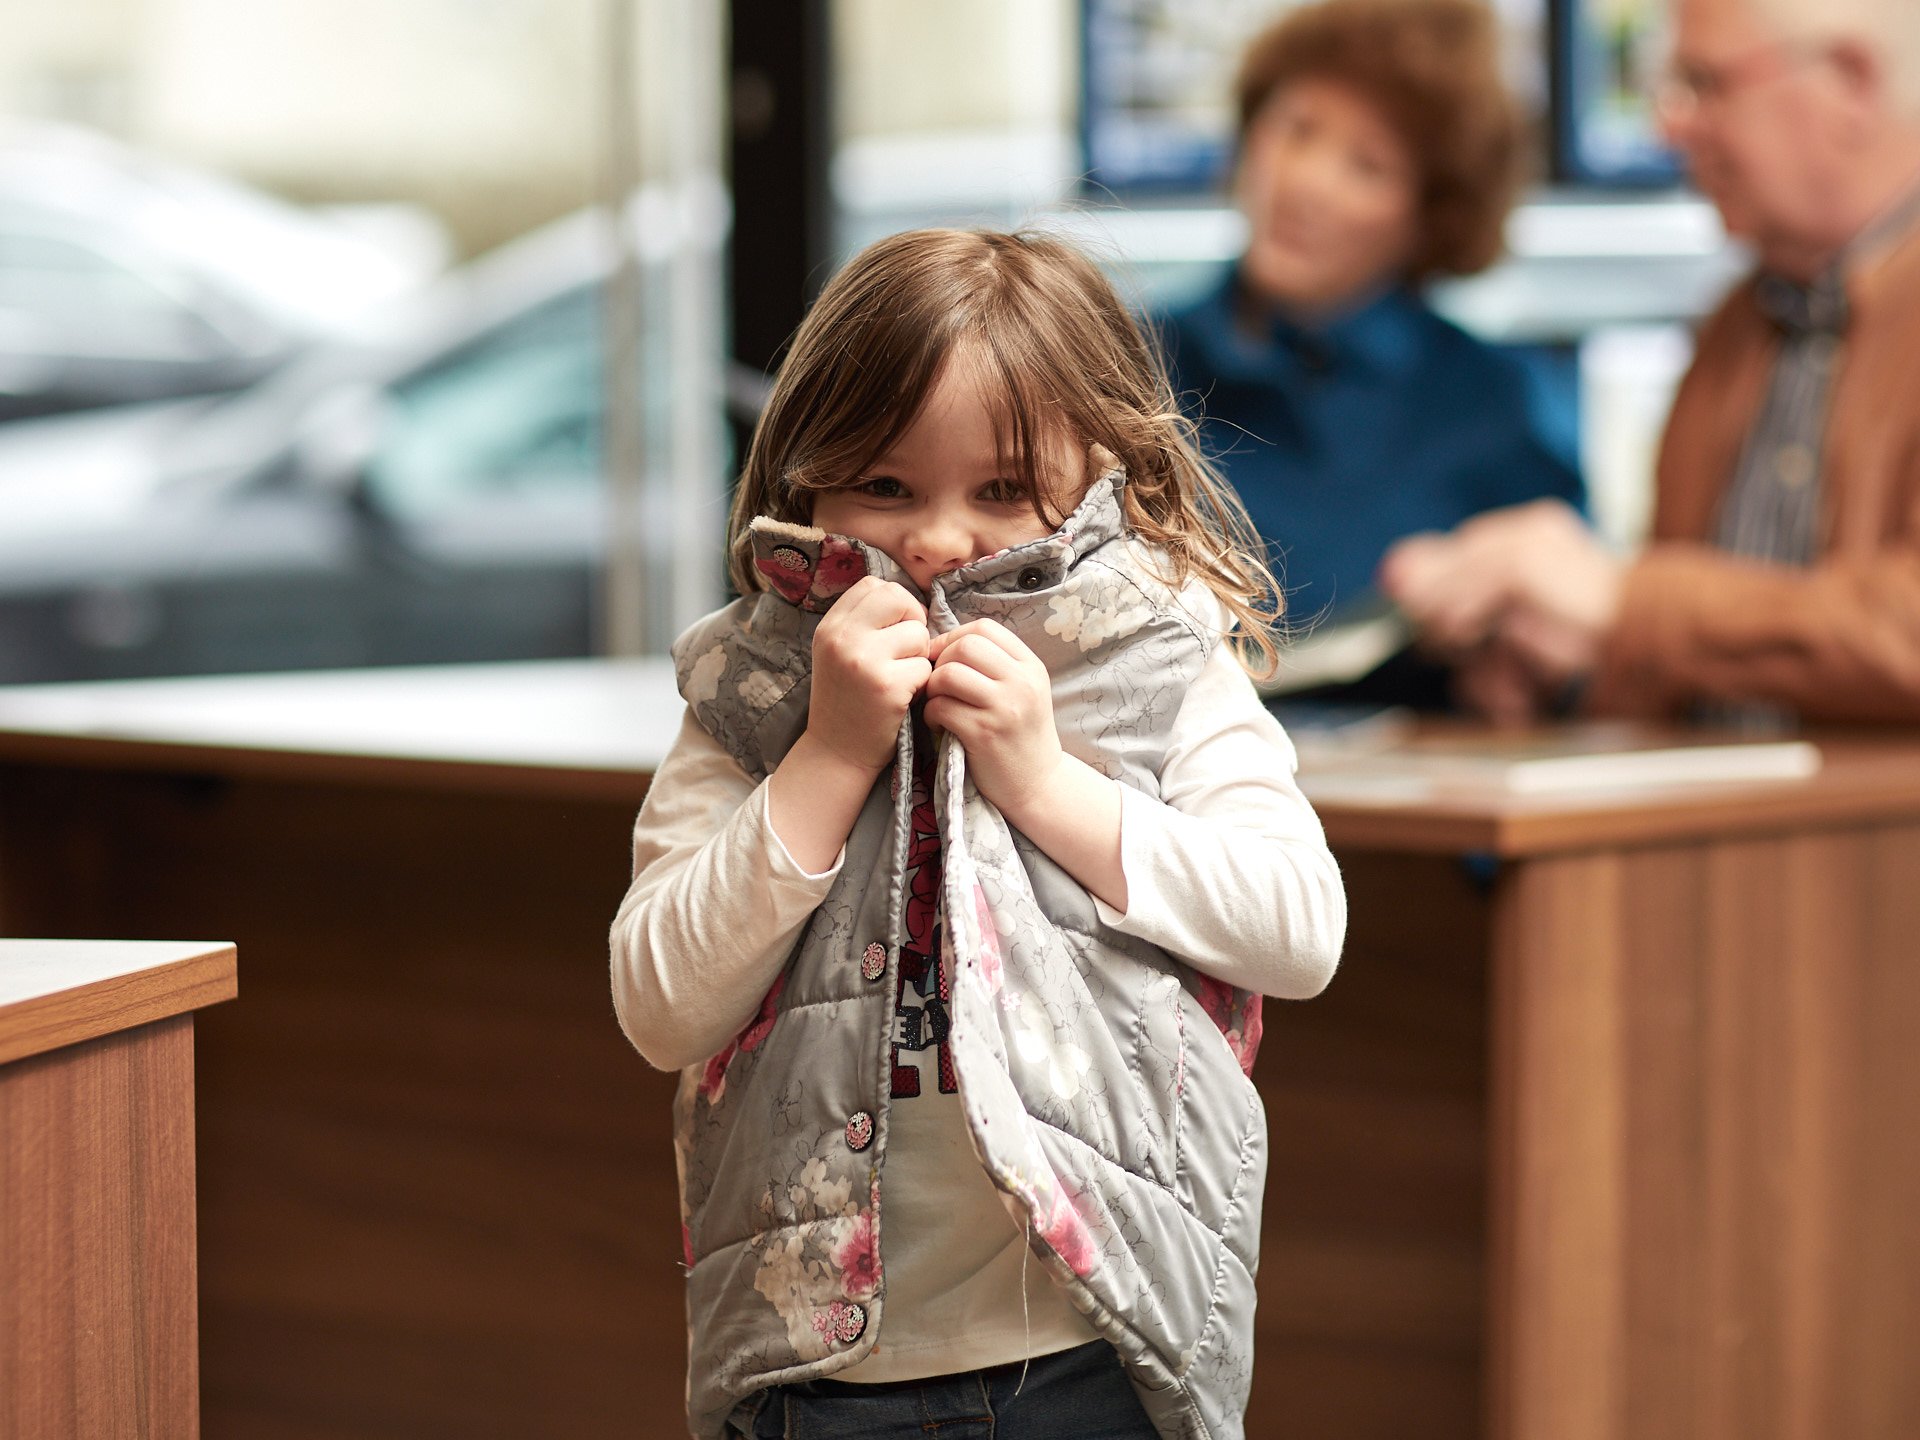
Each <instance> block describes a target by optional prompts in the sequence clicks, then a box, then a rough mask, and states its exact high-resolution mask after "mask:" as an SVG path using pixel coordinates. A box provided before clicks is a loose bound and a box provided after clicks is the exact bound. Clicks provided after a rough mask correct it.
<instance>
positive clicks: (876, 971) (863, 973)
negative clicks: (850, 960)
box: [860, 940, 887, 980]
mask: <svg viewBox="0 0 1920 1440" xmlns="http://www.w3.org/2000/svg"><path fill="white" fill-rule="evenodd" d="M886 973H887V947H886V946H884V945H882V944H881V943H880V942H879V941H878V940H876V941H874V942H873V943H872V944H871V945H869V946H867V948H866V951H865V952H864V953H863V954H862V955H861V956H860V978H861V979H862V980H878V979H879V978H880V977H881V976H882V975H884V974H886Z"/></svg>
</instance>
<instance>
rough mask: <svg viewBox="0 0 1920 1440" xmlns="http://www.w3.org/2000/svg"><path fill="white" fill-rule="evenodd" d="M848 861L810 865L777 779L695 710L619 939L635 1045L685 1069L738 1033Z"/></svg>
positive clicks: (637, 869) (617, 971)
mask: <svg viewBox="0 0 1920 1440" xmlns="http://www.w3.org/2000/svg"><path fill="white" fill-rule="evenodd" d="M844 858H845V856H844V852H843V853H842V855H841V856H840V857H837V858H836V859H835V860H834V863H833V865H832V866H831V867H830V868H829V869H827V870H826V871H824V872H822V873H821V874H818V875H812V874H809V873H807V872H806V871H805V870H803V869H802V868H801V867H800V866H799V864H797V863H796V862H795V861H794V859H793V857H792V856H791V855H789V854H788V853H787V848H786V846H785V845H783V844H782V843H781V841H780V837H779V836H778V835H777V834H775V833H774V829H773V825H772V821H771V819H770V817H769V814H768V808H767V787H766V785H765V784H764V783H762V784H759V785H756V784H754V782H753V780H752V779H751V778H750V777H749V776H748V775H747V773H746V771H744V770H742V769H741V768H740V766H739V764H738V763H737V762H736V761H735V760H734V759H733V757H732V756H731V755H729V754H728V753H727V752H726V750H725V749H724V748H722V746H721V745H720V743H719V742H718V741H717V740H715V739H714V738H713V737H712V736H710V735H708V734H707V733H706V731H704V730H702V729H701V728H700V726H699V724H698V723H697V722H696V721H695V720H694V719H693V716H692V715H691V714H688V715H687V716H686V717H685V718H684V719H683V720H682V721H681V724H680V733H679V735H678V736H677V737H676V738H675V739H674V742H673V748H672V749H671V750H670V751H669V752H668V753H667V758H666V759H665V760H664V761H662V762H661V765H660V769H659V770H658V771H657V772H656V773H655V775H654V777H653V784H652V785H651V786H649V787H648V790H647V798H646V802H645V804H643V805H642V806H641V807H640V816H639V819H638V820H637V821H636V822H635V824H634V829H633V883H632V884H631V885H630V886H629V887H628V889H627V894H626V898H625V899H624V900H623V901H622V902H621V904H620V909H619V911H618V913H616V914H615V916H614V919H613V928H612V931H611V933H610V935H609V937H608V938H609V949H610V951H611V955H612V969H613V1006H614V1011H615V1013H616V1014H617V1015H618V1016H619V1017H620V1028H621V1029H622V1030H624V1031H625V1032H626V1035H627V1038H628V1039H629V1040H631V1041H632V1042H633V1045H634V1048H635V1049H637V1050H638V1051H639V1052H640V1053H641V1055H643V1056H644V1057H646V1059H647V1061H648V1062H649V1063H650V1064H652V1065H655V1066H658V1067H659V1068H660V1069H662V1070H677V1069H680V1068H682V1067H683V1066H687V1065H692V1064H695V1063H697V1062H699V1061H701V1060H704V1059H706V1058H707V1057H708V1056H709V1055H712V1054H715V1053H716V1052H717V1051H719V1050H720V1048H721V1047H722V1046H724V1045H725V1044H726V1043H727V1041H728V1040H730V1039H731V1038H732V1037H733V1036H734V1035H736V1034H738V1033H739V1032H740V1030H741V1029H742V1028H744V1027H745V1025H746V1024H747V1022H748V1021H749V1020H750V1019H752V1018H753V1015H754V1012H755V1011H756V1010H757V1009H758V1008H759V1006H760V1002H761V1000H762V998H763V997H764V996H765V995H766V992H767V990H768V988H769V987H770V986H771V985H772V984H773V981H774V979H775V977H776V976H777V975H778V974H779V973H780V969H781V967H782V966H783V965H784V964H785V963H786V960H787V957H788V955H789V954H790V953H791V951H792V948H793V942H794V940H795V938H796V937H797V936H798V935H799V933H800V930H801V927H802V926H804V925H805V924H806V921H807V917H808V916H810V915H811V914H812V913H813V911H814V908H815V907H816V906H817V905H819V904H820V902H821V901H822V900H824V899H825V898H826V894H827V891H828V889H829V888H830V887H831V886H832V884H833V881H834V877H835V876H836V875H838V874H839V870H840V865H841V861H842V860H843V859H844Z"/></svg>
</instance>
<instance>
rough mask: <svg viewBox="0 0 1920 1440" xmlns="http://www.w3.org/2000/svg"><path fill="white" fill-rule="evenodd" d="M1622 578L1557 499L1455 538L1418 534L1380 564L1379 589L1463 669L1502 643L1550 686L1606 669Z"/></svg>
mask: <svg viewBox="0 0 1920 1440" xmlns="http://www.w3.org/2000/svg"><path fill="white" fill-rule="evenodd" d="M1624 576H1625V566H1624V565H1623V564H1622V563H1621V562H1620V561H1619V560H1617V559H1615V558H1614V557H1613V556H1612V555H1611V554H1609V553H1608V551H1607V550H1606V549H1605V548H1604V547H1603V546H1602V545H1601V544H1600V542H1599V541H1598V540H1597V539H1595V538H1594V535H1593V532H1592V531H1591V530H1589V529H1588V528H1587V526H1586V523H1585V522H1584V521H1582V520H1581V518H1580V517H1579V515H1577V514H1576V513H1575V512H1574V511H1573V510H1572V509H1570V508H1569V507H1568V506H1566V505H1564V504H1562V503H1561V502H1560V501H1557V500H1539V501H1535V502H1534V503H1532V504H1530V505H1517V506H1513V507H1511V508H1509V509H1505V510H1493V511H1489V512H1488V513H1487V514H1485V515H1480V516H1476V517H1475V518H1474V519H1472V520H1469V521H1467V522H1466V523H1465V524H1464V525H1461V526H1460V527H1459V528H1458V529H1457V530H1455V531H1453V533H1452V534H1450V535H1415V536H1411V537H1409V538H1408V539H1406V540H1403V541H1401V542H1400V543H1399V544H1397V545H1395V546H1394V547H1393V548H1392V549H1391V550H1389V551H1388V552H1387V556H1386V559H1385V560H1383V561H1382V562H1381V565H1380V587H1381V589H1382V590H1383V591H1385V592H1386V594H1387V595H1389V596H1390V597H1391V598H1392V599H1393V600H1394V601H1395V602H1396V603H1397V604H1398V605H1399V606H1400V608H1401V609H1402V610H1404V611H1405V612H1406V614H1407V617H1408V618H1409V619H1410V620H1412V621H1413V623H1414V625H1415V626H1416V627H1417V628H1418V629H1419V630H1420V632H1421V637H1422V639H1423V640H1424V641H1426V643H1427V644H1429V645H1430V646H1432V647H1434V648H1435V649H1437V650H1439V651H1440V652H1441V653H1443V654H1445V655H1448V656H1450V657H1451V658H1453V659H1454V660H1455V661H1456V662H1464V661H1467V660H1468V659H1469V657H1470V656H1471V655H1472V654H1473V653H1474V652H1476V651H1479V650H1482V649H1483V648H1485V647H1488V646H1492V645H1497V646H1498V647H1500V648H1501V649H1502V650H1504V651H1506V652H1508V653H1509V654H1510V655H1511V656H1514V657H1518V659H1519V660H1521V661H1522V662H1524V664H1525V665H1526V667H1527V668H1528V669H1529V670H1530V671H1531V672H1532V673H1533V674H1534V676H1535V677H1536V678H1537V679H1538V680H1539V681H1541V682H1543V683H1546V684H1550V685H1561V684H1564V683H1566V682H1567V681H1569V680H1572V679H1574V678H1576V677H1578V676H1581V675H1584V674H1586V673H1588V672H1589V671H1591V670H1592V669H1593V667H1594V665H1595V664H1596V663H1597V662H1598V659H1599V655H1600V646H1601V644H1602V642H1603V641H1604V640H1605V638H1606V635H1607V632H1608V631H1609V630H1611V629H1612V628H1613V623H1614V620H1615V618H1616V617H1617V616H1618V614H1619V610H1620V590H1621V585H1622V583H1623V580H1624ZM1500 663H1505V662H1504V661H1503V662H1500ZM1496 683H1501V684H1504V682H1496ZM1469 688H1471V687H1469Z"/></svg>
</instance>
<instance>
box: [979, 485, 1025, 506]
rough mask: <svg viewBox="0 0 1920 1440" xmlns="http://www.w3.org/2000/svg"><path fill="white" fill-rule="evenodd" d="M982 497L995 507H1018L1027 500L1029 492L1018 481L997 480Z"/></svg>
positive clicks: (983, 492) (985, 490) (982, 493)
mask: <svg viewBox="0 0 1920 1440" xmlns="http://www.w3.org/2000/svg"><path fill="white" fill-rule="evenodd" d="M980 495H981V498H982V499H984V500H988V501H990V502H992V503H993V504H995V505H1018V504H1020V503H1021V502H1023V501H1024V500H1025V499H1026V498H1027V492H1026V490H1025V488H1024V487H1023V486H1022V485H1021V484H1020V482H1019V481H1018V480H996V481H994V482H993V483H992V484H991V485H989V486H987V488H986V489H984V490H982V491H981V492H980Z"/></svg>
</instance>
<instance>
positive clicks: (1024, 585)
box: [1020, 565, 1047, 590]
mask: <svg viewBox="0 0 1920 1440" xmlns="http://www.w3.org/2000/svg"><path fill="white" fill-rule="evenodd" d="M1046 583H1047V577H1046V575H1045V573H1044V572H1043V571H1042V570H1041V569H1040V567H1039V566H1038V565H1029V566H1027V568H1026V569H1024V570H1022V571H1021V572H1020V588H1021V589H1022V590H1038V589H1039V588H1040V587H1041V586H1042V585H1044V584H1046Z"/></svg>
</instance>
